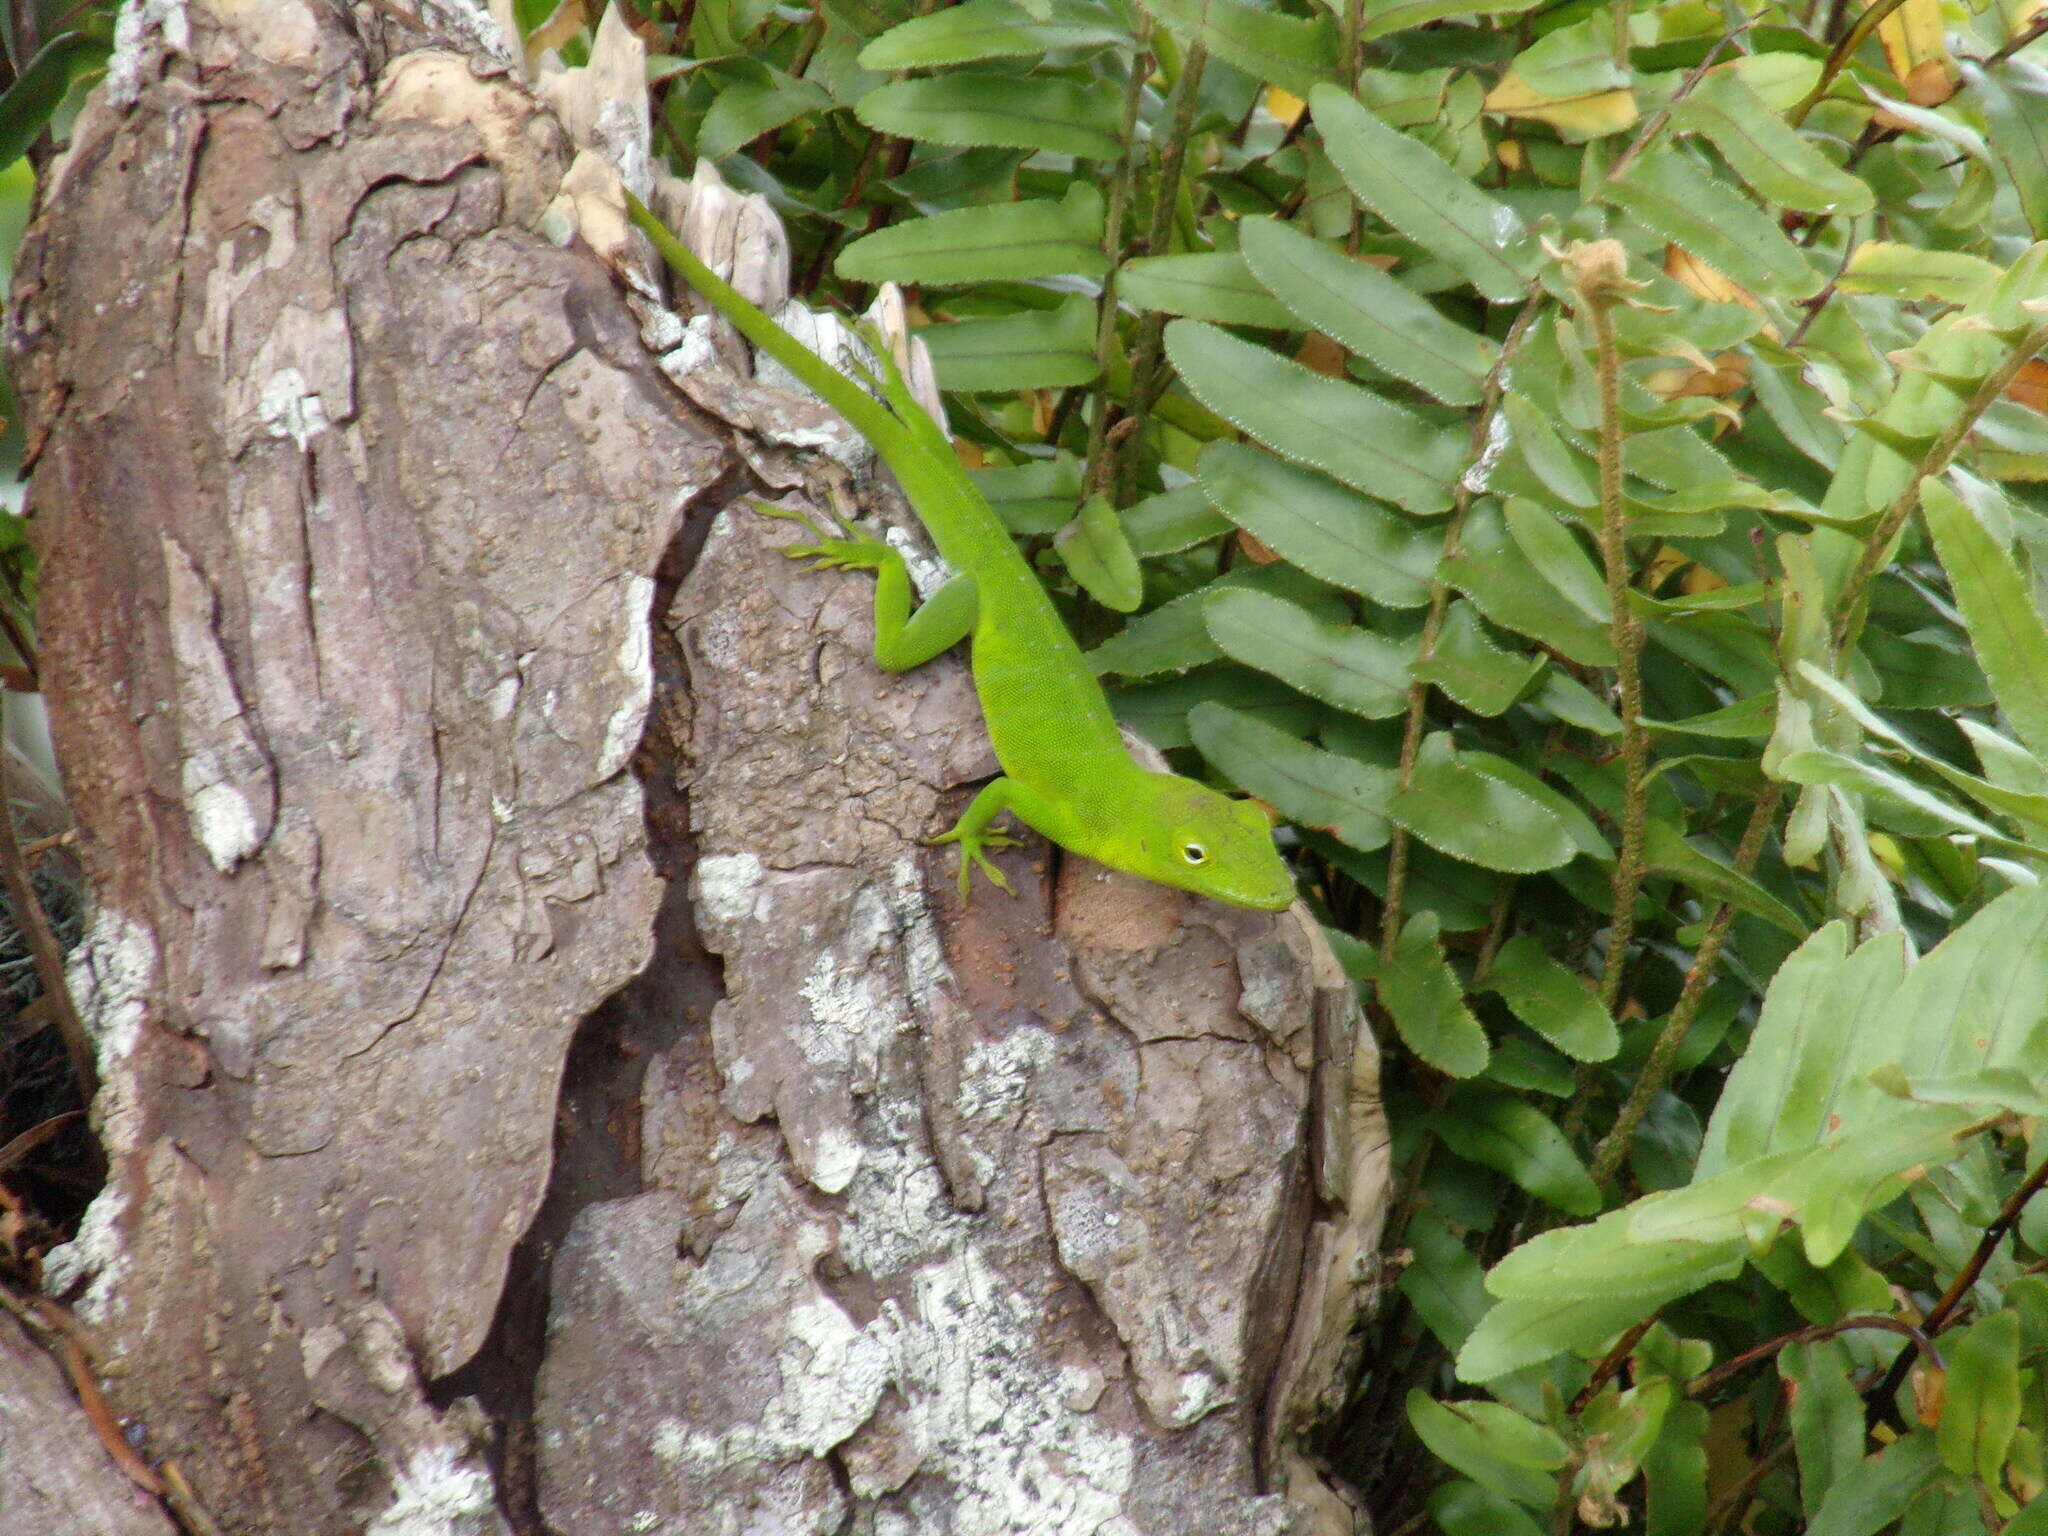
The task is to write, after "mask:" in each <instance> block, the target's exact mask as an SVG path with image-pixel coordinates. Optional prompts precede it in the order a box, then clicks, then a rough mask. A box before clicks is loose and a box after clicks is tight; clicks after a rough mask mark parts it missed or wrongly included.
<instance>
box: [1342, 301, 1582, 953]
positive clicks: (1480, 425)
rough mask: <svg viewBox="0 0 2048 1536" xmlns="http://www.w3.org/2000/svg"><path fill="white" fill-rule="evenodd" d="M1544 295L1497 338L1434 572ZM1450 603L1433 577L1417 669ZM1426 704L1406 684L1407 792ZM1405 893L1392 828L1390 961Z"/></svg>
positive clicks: (1448, 546) (1386, 947) (1423, 694)
mask: <svg viewBox="0 0 2048 1536" xmlns="http://www.w3.org/2000/svg"><path fill="white" fill-rule="evenodd" d="M1542 303H1543V290H1542V289H1540V288H1538V289H1533V290H1531V292H1530V294H1529V297H1528V298H1527V299H1525V300H1524V301H1523V303H1522V308H1521V310H1520V312H1519V313H1517V314H1516V316H1515V319H1514V323H1513V324H1512V325H1510V326H1509V327H1508V333H1507V335H1506V336H1505V337H1504V338H1503V339H1502V341H1501V346H1500V356H1498V357H1496V358H1495V359H1494V361H1493V367H1492V368H1491V369H1490V370H1489V371H1488V373H1487V375H1486V382H1485V384H1484V385H1483V386H1482V387H1481V389H1480V394H1479V410H1478V411H1477V413H1476V414H1474V416H1473V418H1472V432H1471V436H1470V439H1469V446H1468V448H1467V450H1466V452H1467V454H1468V456H1469V457H1470V459H1471V461H1472V467H1471V468H1470V469H1467V470H1466V471H1465V473H1464V474H1462V475H1460V476H1459V477H1458V484H1457V487H1456V489H1454V490H1453V491H1452V492H1451V516H1450V521H1449V522H1448V523H1446V524H1445V525H1444V544H1443V549H1442V551H1441V552H1440V553H1439V554H1438V556H1437V569H1438V570H1441V569H1442V568H1443V563H1444V561H1446V560H1448V559H1450V558H1451V557H1452V556H1453V555H1455V554H1457V552H1458V541H1459V539H1460V537H1462V535H1463V534H1464V531H1465V514H1466V513H1467V512H1468V511H1470V510H1471V507H1472V497H1473V496H1474V494H1475V493H1476V487H1475V485H1474V480H1475V477H1477V474H1478V471H1479V469H1480V467H1481V465H1482V463H1483V461H1484V459H1485V455H1486V449H1487V446H1488V443H1489V442H1490V440H1491V439H1492V437H1493V418H1494V414H1495V413H1496V412H1497V411H1498V410H1499V409H1500V402H1501V396H1502V395H1504V394H1505V393H1506V392H1507V380H1508V370H1509V367H1510V366H1511V365H1512V363H1513V361H1514V356H1515V352H1516V350H1517V349H1518V348H1519V347H1520V345H1521V341H1522V337H1523V336H1524V335H1526V334H1527V333H1528V330H1529V327H1530V326H1531V325H1532V324H1534V323H1535V320H1536V314H1537V311H1538V310H1539V309H1540V308H1541V307H1542ZM1450 602H1451V588H1450V584H1449V583H1448V582H1446V581H1445V580H1444V579H1443V578H1442V577H1440V576H1432V577H1431V578H1430V583H1429V613H1428V615H1427V617H1425V618H1424V619H1423V621H1422V635H1421V638H1420V639H1419V640H1418V642H1417V644H1416V651H1415V660H1416V662H1417V664H1418V665H1419V664H1421V663H1423V662H1427V661H1428V660H1430V659H1431V658H1432V657H1433V656H1435V655H1436V642H1437V637H1438V635H1440V634H1441V633H1442V631H1443V626H1444V614H1445V612H1446V611H1447V610H1448V609H1449V607H1450ZM1428 701H1429V685H1428V684H1427V683H1410V684H1409V685H1408V713H1407V719H1406V720H1405V722H1404V723H1403V725H1402V728H1401V766H1400V770H1399V776H1398V779H1397V782H1398V783H1399V785H1400V787H1401V788H1402V789H1407V788H1408V787H1409V786H1410V785H1411V784H1413V783H1414V782H1415V758H1416V754H1417V753H1418V752H1419V751H1420V750H1421V746H1422V727H1423V723H1424V708H1425V706H1426V705H1427V703H1428ZM1407 894H1408V834H1407V832H1405V831H1404V830H1402V829H1401V828H1400V827H1396V828H1394V834H1393V837H1392V838H1391V839H1390V840H1389V842H1388V845H1387V888H1386V892H1385V899H1384V900H1383V901H1382V902H1381V905H1380V953H1381V954H1382V955H1383V956H1385V957H1387V958H1388V959H1391V958H1392V957H1393V953H1394V941H1395V940H1397V939H1398V938H1400V936H1401V919H1402V908H1403V907H1404V906H1405V905H1406V904H1407Z"/></svg>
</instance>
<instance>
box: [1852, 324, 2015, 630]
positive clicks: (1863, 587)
mask: <svg viewBox="0 0 2048 1536" xmlns="http://www.w3.org/2000/svg"><path fill="white" fill-rule="evenodd" d="M2044 346H2048V322H2044V323H2042V324H2039V325H2036V326H2034V327H2033V328H2032V329H2031V330H2029V331H2028V332H2027V333H2026V334H2025V335H2024V336H2022V337H2021V338H2020V340H2019V343H2018V345H2016V346H2015V347H2014V348H2013V350H2012V352H2011V353H2010V354H2008V355H2007V357H2006V360H2005V361H2004V362H2003V363H2001V364H1999V366H1998V367H1997V368H1995V369H1994V370H1992V372H1991V375H1990V376H1989V377H1988V378H1986V379H1985V380H1984V382H1983V383H1982V384H1980V385H1978V386H1977V389H1976V391H1975V393H1973V394H1972V395H1971V396H1970V398H1969V400H1968V401H1966V402H1965V403H1964V405H1963V408H1962V410H1961V411H1960V412H1958V413H1957V415H1956V419H1955V420H1954V421H1952V422H1950V423H1949V424H1948V426H1947V427H1946V428H1945V429H1944V430H1943V432H1942V434H1941V436H1939V437H1938V438H1936V439H1935V440H1934V444H1933V446H1932V447H1930V448H1929V449H1928V450H1927V453H1926V455H1925V456H1924V457H1922V459H1921V460H1920V463H1919V464H1918V466H1916V467H1915V469H1914V471H1913V475H1912V478H1910V479H1909V480H1907V482H1906V483H1905V485H1904V486H1903V487H1902V488H1901V489H1900V491H1899V494H1898V495H1897V496H1895V497H1894V498H1893V499H1892V504H1891V505H1890V506H1889V507H1887V508H1886V509H1885V514H1884V516H1883V517H1881V518H1879V519H1878V523H1877V527H1876V528H1874V529H1872V530H1871V533H1870V536H1869V537H1868V538H1866V539H1865V540H1864V541H1863V554H1862V557H1861V558H1860V559H1858V560H1857V562H1856V568H1855V569H1854V570H1853V571H1851V572H1850V573H1849V578H1848V580H1846V581H1844V582H1843V583H1842V591H1841V595H1840V596H1839V597H1838V598H1836V600H1835V624H1834V634H1833V640H1834V646H1835V654H1836V655H1837V656H1846V655H1847V654H1848V653H1849V650H1850V648H1851V647H1852V646H1854V645H1855V643H1856V637H1857V636H1858V635H1859V634H1860V633H1861V632H1862V629H1863V619H1864V615H1865V613H1866V612H1867V610H1868V608H1869V603H1870V583H1871V582H1872V581H1873V580H1874V579H1875V578H1876V576H1877V573H1878V570H1879V569H1880V568H1881V567H1882V566H1883V564H1884V562H1885V555H1886V552H1887V551H1888V550H1889V549H1890V548H1891V543H1892V540H1893V539H1895V538H1896V537H1898V532H1899V529H1900V528H1902V527H1903V526H1905V522H1906V519H1907V518H1908V517H1910V516H1912V515H1913V509H1914V508H1915V507H1917V506H1919V505H1920V486H1921V484H1922V482H1924V481H1927V480H1930V479H1932V478H1933V477H1934V476H1936V475H1938V474H1940V473H1941V472H1942V471H1943V470H1945V469H1947V468H1948V466H1949V462H1950V461H1951V460H1952V459H1954V458H1955V456H1956V453H1957V452H1958V451H1959V450H1960V449H1961V448H1962V446H1963V443H1964V442H1965V441H1966V440H1967V439H1968V438H1969V435H1970V432H1971V429H1973V428H1974V427H1975V426H1976V425H1977V418H1978V417H1980V416H1982V415H1983V414H1984V413H1985V412H1986V411H1987V410H1989V409H1990V408H1991V406H1992V405H1993V404H1994V403H1995V402H1996V401H1997V400H1998V398H1999V397H2000V396H2001V395H2003V394H2004V393H2005V391H2006V386H2008V385H2009V384H2011V383H2012V381H2013V380H2014V379H2016V378H2018V377H2019V375H2020V370H2021V369H2023V368H2025V367H2026V365H2027V364H2028V363H2029V362H2031V361H2032V360H2033V357H2034V354H2035V353H2036V352H2039V351H2040V350H2041V349H2042V348H2043V347H2044Z"/></svg>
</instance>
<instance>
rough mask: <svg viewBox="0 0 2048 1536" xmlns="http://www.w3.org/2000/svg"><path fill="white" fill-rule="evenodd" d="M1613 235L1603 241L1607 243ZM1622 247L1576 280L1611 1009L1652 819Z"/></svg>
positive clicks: (1605, 971)
mask: <svg viewBox="0 0 2048 1536" xmlns="http://www.w3.org/2000/svg"><path fill="white" fill-rule="evenodd" d="M1607 243H1608V242H1604V241H1603V242H1600V245H1606V244H1607ZM1595 249H1597V247H1596V248H1595ZM1626 259H1627V258H1626V257H1625V256H1623V255H1622V254H1621V252H1620V250H1619V248H1618V247H1617V248H1616V250H1615V251H1614V252H1613V253H1612V265H1611V266H1610V265H1609V263H1608V262H1606V261H1604V260H1598V259H1596V257H1595V256H1594V255H1593V254H1592V252H1591V251H1588V252H1586V253H1584V254H1582V255H1581V256H1580V257H1579V259H1578V263H1577V270H1576V274H1575V278H1574V281H1575V282H1576V284H1577V286H1578V292H1579V296H1580V298H1581V299H1582V300H1583V304H1582V306H1581V307H1582V308H1583V309H1584V311H1585V314H1586V318H1587V320H1588V321H1589V322H1590V323H1591V324H1592V327H1593V340H1594V346H1595V350H1596V357H1595V363H1594V367H1595V372H1596V375H1597V378H1598V383H1599V390H1600V539H1599V542H1600V563H1601V565H1602V567H1603V568H1604V570H1605V573H1606V576H1607V605H1608V613H1609V617H1608V634H1609V635H1610V636H1611V638H1612V639H1613V642H1614V655H1615V663H1614V671H1615V679H1616V683H1617V685H1618V688H1619V692H1620V696H1621V697H1620V704H1621V769H1622V799H1621V853H1620V856H1619V857H1618V858H1617V859H1616V860H1615V864H1614V886H1613V890H1614V919H1613V922H1612V923H1611V924H1610V925H1609V927H1608V930H1607V932H1608V939H1607V958H1606V963H1605V964H1604V965H1603V966H1602V968H1601V972H1600V1001H1601V1002H1602V1003H1603V1004H1604V1005H1605V1006H1606V1007H1607V1009H1608V1010H1609V1011H1610V1012H1612V1011H1613V1009H1614V1005H1615V1002H1616V1000H1617V999H1618V998H1619V996H1620V994H1621V980H1622V976H1623V974H1624V972H1625V970H1626V967H1627V962H1628V949H1629V943H1630V941H1631V940H1632V939H1633V938H1634V937H1635V926H1636V896H1637V894H1638V893H1639V892H1640V891H1641V890H1642V887H1643V829H1644V825H1645V823H1646V821H1647V819H1648V811H1647V808H1648V805H1649V782H1648V771H1649V760H1650V734H1649V732H1648V731H1647V730H1646V729H1644V726H1643V674H1642V651H1643V624H1642V620H1640V619H1638V618H1637V617H1636V616H1635V615H1634V614H1633V613H1632V612H1630V610H1629V605H1628V594H1629V579H1630V571H1629V564H1628V505H1627V503H1626V501H1625V500H1624V499H1623V496H1622V466H1621V444H1622V429H1621V350H1620V348H1619V347H1618V346H1617V345H1616V343H1615V339H1614V314H1613V309H1614V306H1615V304H1617V303H1618V302H1620V300H1621V298H1622V295H1623V292H1624V289H1623V287H1622V286H1621V285H1622V284H1625V283H1626V282H1627V277H1626V275H1625V271H1624V266H1623V264H1624V263H1625V262H1626Z"/></svg>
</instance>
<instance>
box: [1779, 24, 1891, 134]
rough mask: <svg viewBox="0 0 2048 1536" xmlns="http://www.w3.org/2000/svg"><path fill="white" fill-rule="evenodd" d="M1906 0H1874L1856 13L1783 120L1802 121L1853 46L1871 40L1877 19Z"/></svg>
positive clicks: (1846, 64) (1794, 123) (1851, 55)
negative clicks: (1852, 21) (1845, 32)
mask: <svg viewBox="0 0 2048 1536" xmlns="http://www.w3.org/2000/svg"><path fill="white" fill-rule="evenodd" d="M1905 3H1906V0H1877V3H1876V4H1875V5H1873V6H1871V7H1870V9H1869V10H1867V11H1865V12H1863V14H1862V15H1860V16H1858V17H1857V18H1856V23H1855V25H1854V26H1852V27H1850V28H1849V31H1848V33H1847V34H1846V35H1845V36H1844V37H1843V38H1842V40H1841V41H1840V42H1839V43H1837V44H1835V46H1834V48H1833V49H1832V50H1831V51H1830V52H1829V54H1828V57H1827V62H1826V63H1825V64H1823V65H1821V68H1820V78H1819V79H1818V80H1816V81H1814V82H1813V89H1812V90H1810V91H1808V92H1807V93H1806V94H1805V95H1804V96H1802V97H1800V98H1799V101H1798V102H1797V104H1796V105H1794V106H1793V108H1792V110H1791V111H1790V112H1787V113H1786V114H1785V121H1786V122H1788V123H1790V124H1791V125H1792V126H1793V127H1794V128H1797V127H1798V126H1799V125H1800V124H1801V123H1803V122H1805V121H1806V114H1807V113H1809V112H1811V111H1812V110H1813V109H1814V108H1815V107H1816V106H1818V105H1819V104H1820V101H1821V98H1822V97H1824V96H1826V95H1827V93H1828V89H1829V87H1831V86H1832V85H1833V84H1834V83H1835V76H1837V75H1839V74H1840V73H1841V72H1842V71H1843V70H1844V69H1847V68H1848V67H1849V61H1850V60H1851V59H1853V58H1854V57H1855V56H1856V50H1857V49H1859V48H1861V47H1862V46H1863V45H1864V44H1865V43H1867V42H1869V41H1870V34H1871V33H1873V32H1875V31H1876V30H1877V28H1878V24H1879V23H1880V22H1882V21H1884V20H1885V19H1886V18H1887V17H1889V16H1890V15H1891V14H1892V12H1894V11H1896V10H1897V9H1899V7H1900V6H1902V5H1904V4H1905Z"/></svg>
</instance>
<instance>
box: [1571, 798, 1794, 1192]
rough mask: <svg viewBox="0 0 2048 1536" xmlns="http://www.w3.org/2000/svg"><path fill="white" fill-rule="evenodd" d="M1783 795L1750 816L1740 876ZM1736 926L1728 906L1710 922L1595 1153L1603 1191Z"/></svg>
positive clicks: (1757, 853)
mask: <svg viewBox="0 0 2048 1536" xmlns="http://www.w3.org/2000/svg"><path fill="white" fill-rule="evenodd" d="M1784 795H1785V786H1784V785H1783V784H1771V785H1770V786H1768V787H1767V788H1766V789H1765V790H1764V792H1763V794H1762V795H1761V796H1759V797H1758V799H1757V802H1756V805H1755V807H1754V808H1753V809H1752V810H1751V811H1750V813H1749V825H1748V826H1746V827H1744V828H1743V829H1742V841H1741V842H1740V843H1739V844H1737V845H1736V849H1735V863H1734V869H1735V873H1736V874H1738V875H1747V874H1748V873H1749V872H1750V871H1751V870H1752V869H1754V868H1756V862H1757V860H1758V859H1759V858H1761V857H1762V856H1763V851H1764V838H1765V835H1766V834H1767V833H1768V832H1769V831H1770V829H1771V823H1772V822H1773V821H1774V820H1775V819H1776V817H1777V814H1778V804H1779V802H1780V801H1781V800H1782V799H1783V798H1784ZM1734 926H1735V908H1734V907H1733V906H1732V905H1730V904H1729V903H1728V902H1725V901H1724V902H1722V903H1721V905H1720V906H1719V907H1717V908H1716V909H1715V911H1714V915H1713V916H1712V917H1711V918H1709V919H1708V920H1707V931H1706V933H1705V934H1704V935H1703V936H1702V937H1701V939H1700V947H1699V948H1698V949H1697V950H1696V951H1695V952H1694V953H1693V959H1692V966H1691V968H1690V969H1689V970H1687V971H1686V973H1685V985H1684V986H1683V987H1681V988H1680V989H1679V993H1678V1001H1677V1003H1676V1004H1674V1005H1673V1007H1672V1009H1671V1013H1670V1016H1669V1017H1668V1018H1666V1019H1665V1021H1664V1028H1663V1029H1662V1030H1660V1031H1659V1032H1658V1035H1657V1041H1656V1044H1654V1045H1652V1046H1651V1047H1650V1054H1649V1055H1648V1056H1647V1057H1646V1058H1644V1061H1643V1068H1642V1071H1640V1072H1638V1073H1637V1074H1636V1081H1635V1086H1634V1087H1633V1088H1631V1089H1630V1090H1629V1095H1628V1098H1627V1099H1626V1100H1625V1101H1624V1102H1623V1104H1622V1106H1621V1110H1620V1112H1619V1113H1618V1114H1616V1115H1615V1117H1614V1124H1613V1125H1612V1126H1611V1127H1609V1129H1608V1132H1607V1134H1606V1135H1605V1136H1603V1137H1601V1138H1600V1144H1599V1145H1598V1146H1597V1147H1595V1148H1594V1149H1593V1161H1592V1165H1591V1167H1590V1169H1589V1170H1588V1171H1589V1172H1590V1173H1591V1174H1592V1176H1593V1182H1594V1183H1596V1184H1603V1185H1604V1184H1605V1183H1606V1182H1607V1181H1608V1180H1609V1179H1611V1178H1613V1177H1614V1174H1615V1170H1617V1169H1618V1168H1620V1167H1621V1160H1622V1158H1624V1157H1626V1156H1627V1155H1628V1148H1629V1142H1630V1140H1631V1139H1632V1138H1633V1137H1634V1136H1635V1133H1636V1127H1637V1126H1639V1125H1641V1124H1642V1123H1643V1117H1644V1116H1645V1115H1647V1114H1648V1113H1649V1112H1650V1104H1651V1102H1652V1101H1653V1100H1654V1099H1655V1098H1656V1097H1657V1094H1658V1092H1659V1091H1660V1090H1661V1089H1662V1088H1663V1086H1664V1084H1665V1082H1666V1080H1667V1079H1669V1077H1670V1076H1671V1069H1672V1064H1673V1063H1674V1062H1675V1061H1676V1060H1677V1059H1678V1048H1679V1047H1680V1046H1681V1045H1683V1044H1684V1043H1685V1037H1686V1036H1687V1035H1688V1034H1690V1033H1691V1032H1692V1023H1693V1020H1694V1019H1695V1018H1697V1017H1698V1016H1699V1011H1700V1005H1701V1004H1702V1003H1704V1002H1705V1001H1706V997H1707V986H1708V984H1709V983H1710V982H1711V981H1712V980H1713V979H1714V968H1715V967H1716V966H1717V965H1719V964H1720V962H1721V950H1722V947H1723V946H1724V945H1726V944H1727V942H1728V932H1729V930H1730V929H1731V928H1733V927H1734Z"/></svg>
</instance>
